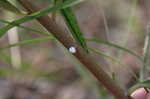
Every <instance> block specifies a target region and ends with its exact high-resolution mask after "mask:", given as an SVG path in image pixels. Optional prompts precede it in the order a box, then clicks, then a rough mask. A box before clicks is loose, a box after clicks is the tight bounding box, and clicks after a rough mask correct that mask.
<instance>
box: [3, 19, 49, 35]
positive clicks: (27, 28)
mask: <svg viewBox="0 0 150 99" xmlns="http://www.w3.org/2000/svg"><path fill="white" fill-rule="evenodd" d="M0 22H2V23H7V24H10V23H11V22H9V21H6V20H3V19H0ZM16 26H18V27H20V28H22V29H25V30H29V31H32V32H36V33H40V34H45V35H49V33H48V32H41V31H39V30H37V29H33V28H30V27H27V26H22V25H16Z"/></svg>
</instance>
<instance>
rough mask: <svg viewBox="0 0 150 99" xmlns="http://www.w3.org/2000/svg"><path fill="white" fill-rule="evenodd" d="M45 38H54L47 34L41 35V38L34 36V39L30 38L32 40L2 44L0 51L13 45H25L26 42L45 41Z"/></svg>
mask: <svg viewBox="0 0 150 99" xmlns="http://www.w3.org/2000/svg"><path fill="white" fill-rule="evenodd" d="M46 40H55V38H54V37H52V36H48V37H41V38H36V39H32V40H25V41H21V42H18V43H14V44H9V45H6V46H2V47H0V51H1V50H4V49H7V48H11V47H14V46H21V45H27V44H32V43H38V42H42V41H46Z"/></svg>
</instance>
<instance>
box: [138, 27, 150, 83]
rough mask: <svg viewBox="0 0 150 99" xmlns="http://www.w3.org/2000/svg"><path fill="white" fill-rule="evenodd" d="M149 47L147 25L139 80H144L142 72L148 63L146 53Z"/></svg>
mask: <svg viewBox="0 0 150 99" xmlns="http://www.w3.org/2000/svg"><path fill="white" fill-rule="evenodd" d="M149 49H150V27H148V31H147V33H146V38H145V44H144V49H143V64H142V65H143V67H142V68H141V70H140V81H143V80H144V74H145V71H146V66H147V65H148V55H149Z"/></svg>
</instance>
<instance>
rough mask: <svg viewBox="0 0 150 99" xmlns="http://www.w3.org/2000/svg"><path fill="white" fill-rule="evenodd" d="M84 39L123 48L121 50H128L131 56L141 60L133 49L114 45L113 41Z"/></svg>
mask: <svg viewBox="0 0 150 99" xmlns="http://www.w3.org/2000/svg"><path fill="white" fill-rule="evenodd" d="M86 40H87V41H91V42H96V43H101V44H105V45H108V46H111V47H113V48H117V49H119V50H123V51H125V52H128V53H129V54H131V55H133V56H136V57H137V58H138V59H140V60H142V58H141V57H140V56H139V55H138V54H136V53H135V52H133V51H131V50H129V49H127V48H124V47H121V46H119V45H116V44H114V43H111V42H108V41H104V40H96V39H94V38H86Z"/></svg>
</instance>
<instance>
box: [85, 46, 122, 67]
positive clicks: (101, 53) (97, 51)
mask: <svg viewBox="0 0 150 99" xmlns="http://www.w3.org/2000/svg"><path fill="white" fill-rule="evenodd" d="M88 49H89V50H91V51H92V52H95V53H97V54H99V55H101V56H104V57H106V58H108V59H110V60H111V61H113V62H116V63H118V64H121V65H122V64H123V63H121V62H120V61H119V60H117V59H115V58H113V57H112V56H110V55H108V54H106V53H104V52H102V51H101V50H97V49H94V48H89V47H88Z"/></svg>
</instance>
